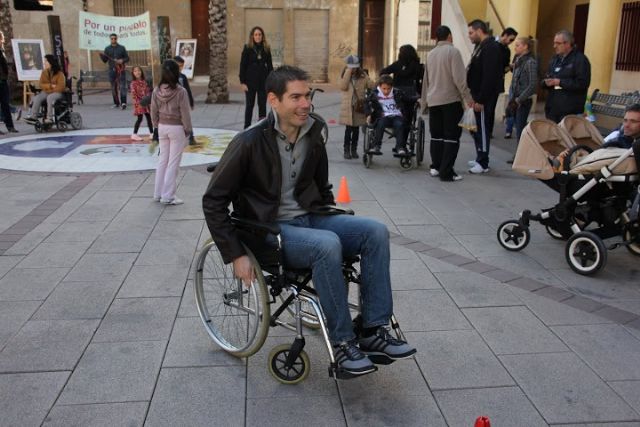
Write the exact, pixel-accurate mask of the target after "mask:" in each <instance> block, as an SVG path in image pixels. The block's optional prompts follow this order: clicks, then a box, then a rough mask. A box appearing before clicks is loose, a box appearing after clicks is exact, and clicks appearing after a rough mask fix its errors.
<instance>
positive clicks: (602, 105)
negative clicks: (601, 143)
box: [591, 89, 640, 136]
mask: <svg viewBox="0 0 640 427" xmlns="http://www.w3.org/2000/svg"><path fill="white" fill-rule="evenodd" d="M636 103H640V94H638V92H634V93H630V94H622V95H612V94H609V93H602V92H600V90H599V89H596V90H594V91H593V94H592V95H591V108H592V112H593V115H594V117H595V123H594V124H595V126H596V128H598V130H599V131H600V133H601V134H602V135H604V136H606V135H608V134H609V133H611V132H613V131H614V130H616V129H618V128H619V127H620V125H621V124H622V119H623V118H624V110H625V108H627V106H629V105H631V104H636Z"/></svg>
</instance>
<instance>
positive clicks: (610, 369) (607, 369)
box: [551, 325, 640, 381]
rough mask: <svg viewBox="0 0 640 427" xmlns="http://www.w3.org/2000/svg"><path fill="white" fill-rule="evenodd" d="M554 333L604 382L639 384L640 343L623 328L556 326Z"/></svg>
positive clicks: (607, 326) (553, 329)
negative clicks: (630, 381) (622, 381)
mask: <svg viewBox="0 0 640 427" xmlns="http://www.w3.org/2000/svg"><path fill="white" fill-rule="evenodd" d="M551 330H552V331H553V332H555V333H556V335H558V337H560V339H561V340H562V341H564V342H565V343H566V344H567V345H568V346H569V347H570V348H571V349H572V350H573V351H574V352H575V353H576V354H577V355H578V356H580V358H581V359H582V360H583V361H585V362H586V363H587V364H588V365H589V366H590V367H591V369H593V370H594V371H595V372H596V373H597V374H598V375H599V376H600V377H602V378H603V379H604V380H607V381H614V380H640V359H639V358H638V354H640V340H638V339H637V338H636V337H634V336H633V335H631V334H630V333H629V332H628V331H627V330H625V329H624V328H623V327H622V326H619V325H580V326H555V327H552V328H551Z"/></svg>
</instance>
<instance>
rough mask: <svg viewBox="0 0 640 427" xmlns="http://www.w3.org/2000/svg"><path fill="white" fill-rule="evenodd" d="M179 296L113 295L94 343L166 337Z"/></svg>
mask: <svg viewBox="0 0 640 427" xmlns="http://www.w3.org/2000/svg"><path fill="white" fill-rule="evenodd" d="M179 302H180V299H179V298H124V299H122V298H116V299H115V300H114V301H113V304H111V307H110V308H109V311H108V312H107V314H106V315H105V317H104V319H103V321H102V323H101V324H100V328H99V329H98V331H97V332H96V334H95V337H94V338H93V341H94V342H113V341H142V340H168V339H169V335H170V334H171V327H172V325H173V322H174V319H175V317H176V313H177V311H178V304H179Z"/></svg>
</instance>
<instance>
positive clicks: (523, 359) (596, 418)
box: [500, 353, 638, 424]
mask: <svg viewBox="0 0 640 427" xmlns="http://www.w3.org/2000/svg"><path fill="white" fill-rule="evenodd" d="M500 360H501V361H502V363H503V364H504V365H505V367H506V368H507V369H508V370H509V373H510V374H511V375H512V376H513V377H514V378H515V380H516V381H517V382H518V384H519V385H520V387H521V388H522V390H523V391H524V392H525V394H526V395H527V396H528V397H529V399H530V400H531V402H532V403H533V404H534V405H535V407H536V408H537V409H538V411H540V413H541V414H542V416H543V417H544V418H545V420H546V421H547V422H548V423H549V424H554V423H589V422H591V423H595V422H614V421H618V422H619V421H637V420H638V414H637V413H636V412H635V411H633V409H631V407H630V406H629V405H628V404H627V403H625V402H624V401H623V400H622V399H621V398H620V397H619V396H618V395H617V394H616V393H614V391H613V390H611V388H609V386H608V385H607V384H606V383H605V382H604V381H602V380H601V379H600V378H598V376H596V374H595V373H594V372H593V371H592V370H591V369H589V367H587V365H585V364H584V363H583V362H582V361H581V360H580V359H579V358H578V357H577V356H576V355H575V354H573V353H547V354H523V355H510V356H500Z"/></svg>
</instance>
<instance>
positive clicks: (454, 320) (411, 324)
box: [393, 290, 471, 332]
mask: <svg viewBox="0 0 640 427" xmlns="http://www.w3.org/2000/svg"><path fill="white" fill-rule="evenodd" d="M393 300H394V302H393V305H394V308H393V311H394V313H395V315H396V317H397V318H398V321H399V322H400V325H401V327H402V330H403V331H404V332H408V331H443V330H444V331H446V330H455V329H471V325H470V324H469V322H467V320H466V319H465V318H464V316H463V315H462V313H461V312H460V310H459V309H458V307H456V305H455V304H454V302H453V301H452V300H451V298H450V297H449V296H448V295H447V294H446V292H445V291H441V290H422V291H394V292H393Z"/></svg>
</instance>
